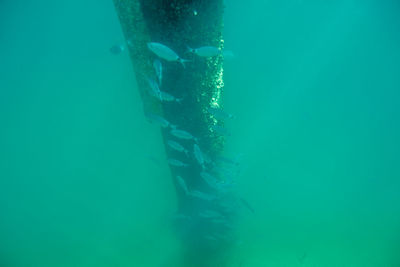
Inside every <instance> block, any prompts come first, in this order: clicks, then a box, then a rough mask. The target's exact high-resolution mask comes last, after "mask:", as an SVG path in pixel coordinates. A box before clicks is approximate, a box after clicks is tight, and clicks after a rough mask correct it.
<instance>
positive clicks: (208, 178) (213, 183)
mask: <svg viewBox="0 0 400 267" xmlns="http://www.w3.org/2000/svg"><path fill="white" fill-rule="evenodd" d="M200 176H201V178H203V180H204V181H205V182H206V183H207V184H208V185H209V186H210V187H212V188H214V189H218V184H217V178H215V177H214V176H212V175H211V174H209V173H208V172H205V171H202V172H201V173H200Z"/></svg>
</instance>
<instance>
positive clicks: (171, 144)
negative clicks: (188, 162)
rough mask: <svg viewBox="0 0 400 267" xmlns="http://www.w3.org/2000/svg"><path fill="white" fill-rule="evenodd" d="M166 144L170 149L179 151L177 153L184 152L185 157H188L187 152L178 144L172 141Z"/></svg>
mask: <svg viewBox="0 0 400 267" xmlns="http://www.w3.org/2000/svg"><path fill="white" fill-rule="evenodd" d="M167 144H168V146H169V147H170V148H172V149H174V150H176V151H179V152H184V153H185V154H186V156H187V155H188V153H189V152H188V151H187V150H186V149H185V148H184V147H183V146H182V145H181V144H179V143H177V142H175V141H172V140H168V141H167Z"/></svg>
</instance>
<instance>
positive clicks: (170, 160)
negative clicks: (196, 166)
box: [168, 159, 189, 167]
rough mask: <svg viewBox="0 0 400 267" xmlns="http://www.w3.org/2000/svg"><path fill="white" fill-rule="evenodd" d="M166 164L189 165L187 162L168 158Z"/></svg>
mask: <svg viewBox="0 0 400 267" xmlns="http://www.w3.org/2000/svg"><path fill="white" fill-rule="evenodd" d="M168 164H169V165H171V166H175V167H187V166H189V165H188V164H186V163H183V162H182V161H180V160H177V159H168Z"/></svg>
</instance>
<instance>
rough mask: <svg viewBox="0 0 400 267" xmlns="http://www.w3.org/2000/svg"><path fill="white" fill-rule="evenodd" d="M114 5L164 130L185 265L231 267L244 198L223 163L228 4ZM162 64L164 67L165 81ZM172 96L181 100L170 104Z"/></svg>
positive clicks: (163, 1) (147, 104)
mask: <svg viewBox="0 0 400 267" xmlns="http://www.w3.org/2000/svg"><path fill="white" fill-rule="evenodd" d="M114 5H115V8H116V11H117V14H118V17H119V20H120V24H121V26H122V30H123V33H124V36H125V39H126V40H127V43H128V45H127V47H128V48H129V53H130V58H131V61H132V64H133V68H134V72H135V75H136V81H137V85H138V88H139V91H140V95H141V98H142V101H143V108H144V113H145V115H146V116H148V117H152V118H153V120H154V119H155V120H158V121H159V123H160V122H161V123H160V124H161V125H162V126H163V127H162V128H161V131H162V136H163V140H164V144H165V149H166V153H167V158H168V159H169V163H170V167H171V168H170V169H171V174H172V177H174V184H175V187H176V193H177V195H178V211H177V214H176V216H175V226H176V229H177V233H179V237H180V239H181V240H182V245H183V246H182V247H183V251H184V253H183V257H182V259H183V260H182V261H183V265H184V266H193V267H196V266H202V267H207V266H210V267H211V266H227V262H228V260H227V257H228V255H229V253H228V251H229V249H230V247H231V246H232V244H234V243H235V236H234V230H233V229H234V227H233V224H234V221H235V217H236V205H237V199H236V197H235V194H234V193H233V191H232V190H231V185H232V184H231V181H230V179H229V178H227V176H226V175H224V172H223V171H221V169H222V166H221V164H220V163H219V161H218V157H219V156H220V154H221V152H222V150H223V147H224V143H225V135H224V134H223V133H222V134H221V129H223V126H224V120H223V119H221V118H220V117H219V116H217V115H218V114H217V113H216V112H215V111H220V110H222V101H221V97H222V93H223V88H224V84H223V59H224V57H223V53H222V51H223V48H224V41H223V37H222V30H223V10H224V5H223V0H152V1H149V0H114ZM150 43H155V44H162V45H163V46H165V47H168V48H170V49H171V50H173V51H174V52H176V54H177V55H179V57H180V59H184V60H185V62H182V61H180V60H179V59H177V60H175V61H174V60H166V59H167V57H164V58H163V57H161V58H160V56H158V55H157V53H154V51H152V50H151V49H149V44H150ZM195 48H199V49H198V50H196V49H195ZM200 48H203V50H201V49H200ZM162 49H163V47H161V50H162ZM213 51H217V52H218V51H221V53H214V54H213ZM161 52H165V51H163V50H162V51H161ZM207 53H208V54H207ZM155 63H157V64H155ZM155 65H157V66H159V67H160V66H162V69H161V71H162V82H161V80H160V78H161V77H160V73H159V72H160V69H158V70H157V67H156V68H155ZM161 92H162V93H161ZM163 93H164V94H165V93H166V94H167V95H164V97H163ZM168 95H169V98H170V100H179V101H166V100H167V98H166V97H165V96H168ZM171 96H173V97H171ZM154 114H156V115H154ZM183 152H184V153H183Z"/></svg>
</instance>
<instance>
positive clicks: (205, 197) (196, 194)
mask: <svg viewBox="0 0 400 267" xmlns="http://www.w3.org/2000/svg"><path fill="white" fill-rule="evenodd" d="M189 195H190V196H192V197H194V198H198V199H201V200H205V201H213V200H215V199H216V197H215V196H212V195H209V194H206V193H203V192H200V191H197V190H192V191H191V192H190V193H189Z"/></svg>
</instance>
